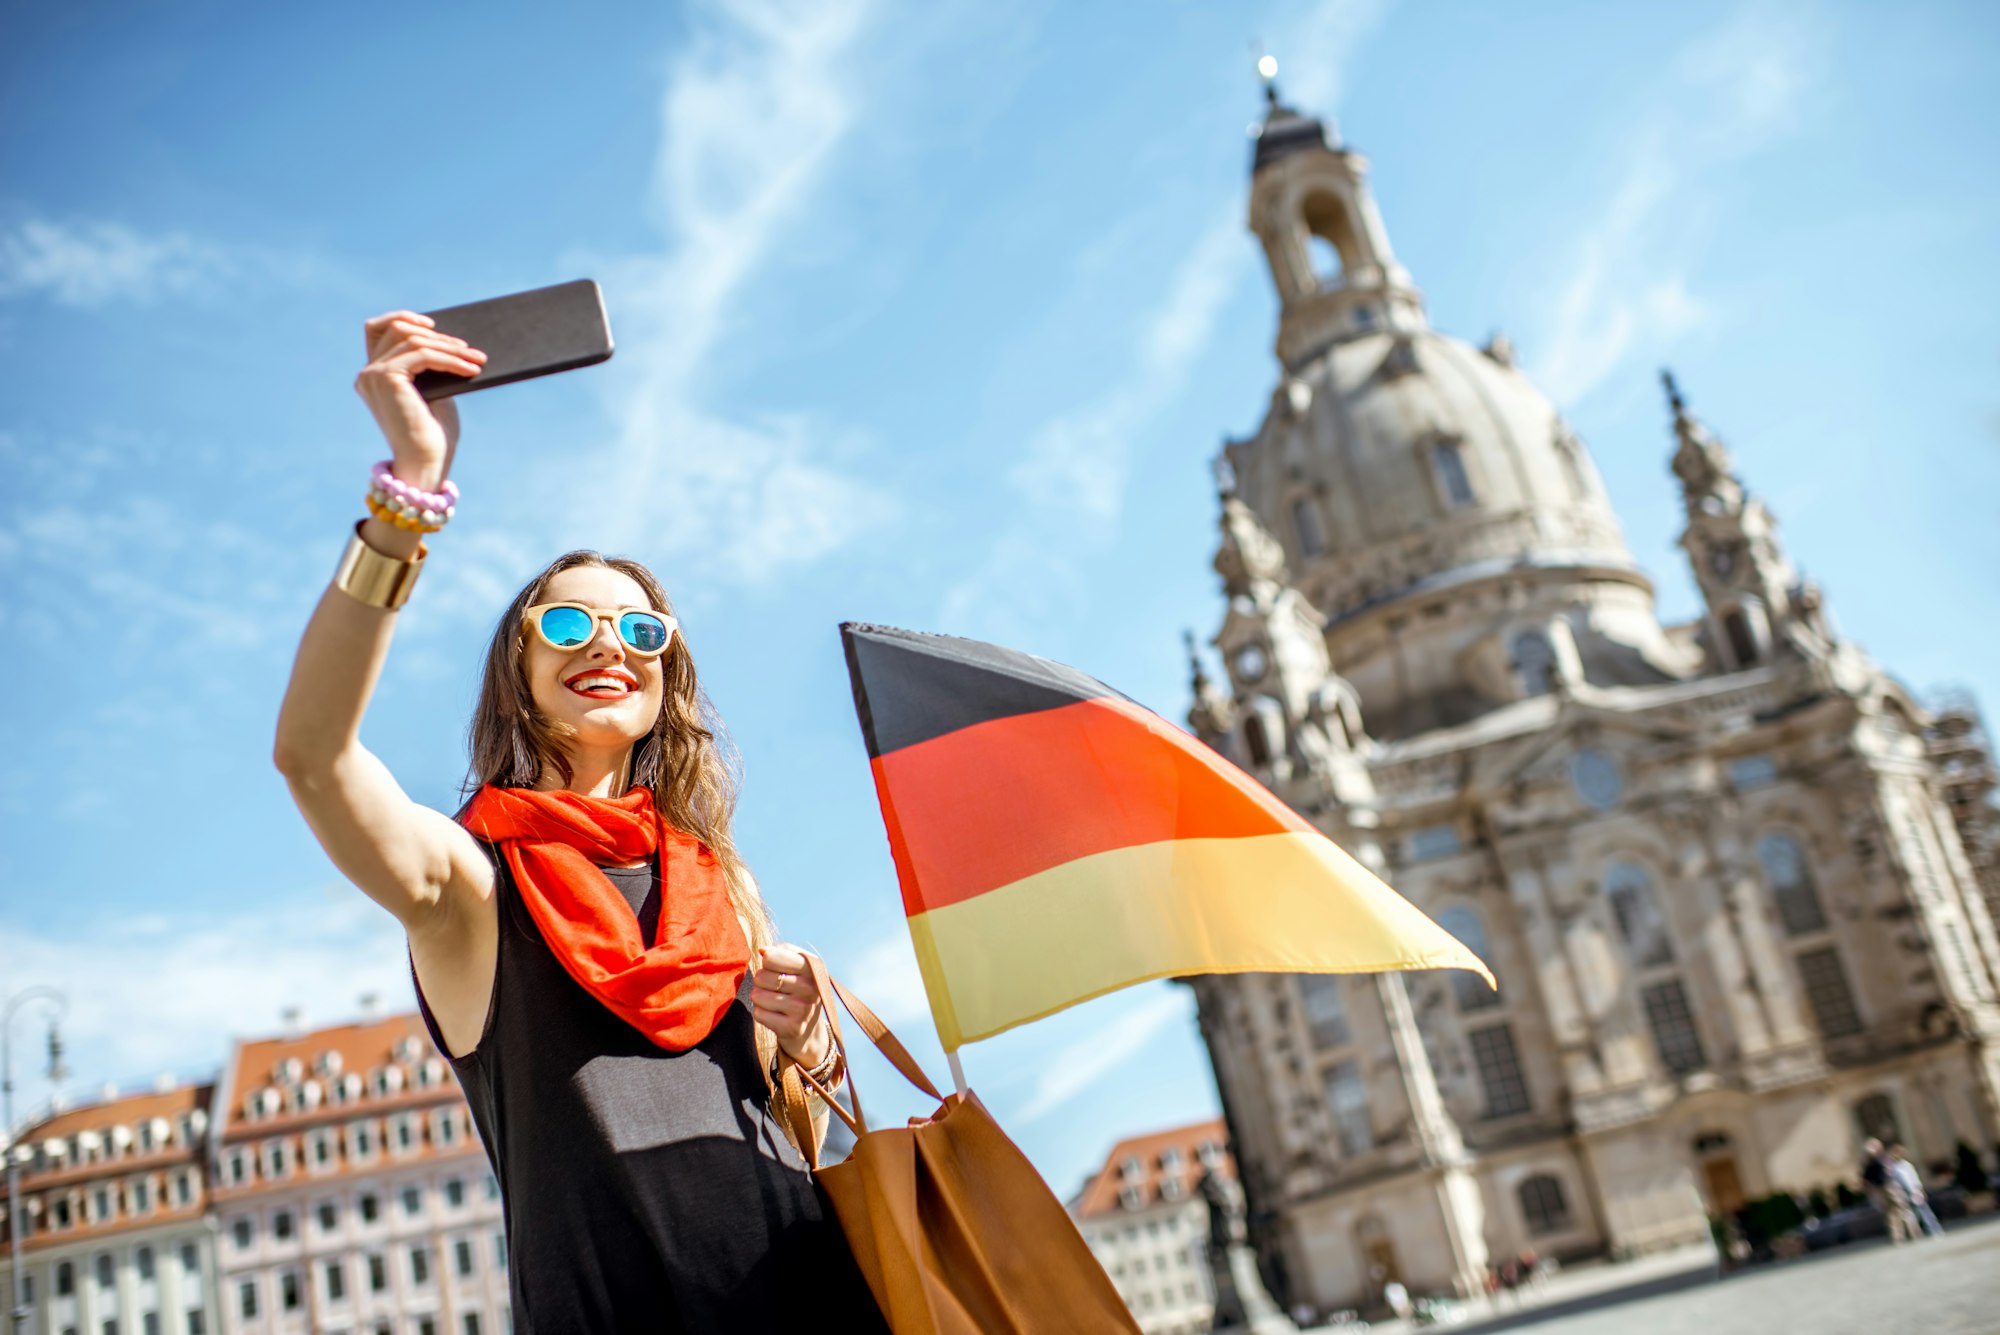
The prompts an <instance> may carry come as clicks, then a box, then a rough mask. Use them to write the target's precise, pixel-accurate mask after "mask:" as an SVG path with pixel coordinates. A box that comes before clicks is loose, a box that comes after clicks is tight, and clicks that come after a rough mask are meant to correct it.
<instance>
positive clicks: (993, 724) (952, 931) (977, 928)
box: [840, 622, 1492, 1051]
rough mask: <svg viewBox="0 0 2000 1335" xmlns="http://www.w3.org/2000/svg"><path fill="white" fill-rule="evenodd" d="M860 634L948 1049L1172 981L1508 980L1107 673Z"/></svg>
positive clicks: (912, 915)
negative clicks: (1274, 975)
mask: <svg viewBox="0 0 2000 1335" xmlns="http://www.w3.org/2000/svg"><path fill="white" fill-rule="evenodd" d="M840 633H841V640H842V642H843V644H844V646H845V648H846V651H847V670H848V675H849V677H850V678H851V679H852V681H853V685H854V705H855V709H856V711H857V712H858V713H859V714H860V716H861V732H862V736H863V737H864V739H865V740H866V741H867V744H868V758H869V762H870V764H871V766H872V768H873V770H874V773H875V791H876V794H877V795H878V796H879V798H880V799H881V803H882V819H883V822H884V824H885V825H886V826H887V827H888V832H889V848H890V851H891V852H892V854H893V855H894V857H895V860H896V875H897V878H898V880H899V881H900V882H901V883H902V890H903V910H904V912H905V913H907V914H908V915H909V920H910V935H911V937H912V938H913V939H914V940H915V943H916V950H917V961H918V963H919V965H920V966H921V967H922V969H923V975H924V986H925V988H926V990H927V991H928V992H929V994H930V1000H931V1010H932V1013H933V1015H934V1017H935V1018H936V1021H937V1028H938V1037H939V1038H940V1039H941V1040H942V1041H943V1043H944V1047H945V1049H946V1051H954V1050H956V1049H957V1048H959V1047H960V1046H962V1045H964V1044H966V1043H969V1042H971V1041H973V1040H975V1039H981V1038H986V1037H989V1036H991V1035H993V1034H997V1033H1000V1032H1001V1031H1002V1030H1006V1029H1011V1028H1013V1027H1014V1026H1015V1025H1017V1024H1025V1023H1026V1022H1027V1021H1029V1020H1034V1019H1039V1018H1040V1017H1041V1016H1044V1015H1048V1014H1051V1013H1053V1012H1055V1011H1058V1010H1061V1009H1062V1008H1064V1007H1065V1006H1071V1005H1074V1004H1076V1003H1077V1002H1079V1001H1086V1000H1088V999H1089V998H1091V997H1095V996H1100V995H1102V994H1103V993H1106V992H1110V991H1114V990H1115V989H1117V988H1121V987H1126V986H1129V985H1130V984H1133V983H1139V982H1144V981H1146V980H1147V979H1151V978H1166V977H1174V976H1179V975H1186V974H1201V973H1243V972H1254V971H1273V972H1291V973H1367V972H1376V971H1380V970H1389V969H1436V968H1456V969H1470V970H1472V971H1473V972H1475V973H1478V974H1480V975H1482V976H1484V977H1485V978H1486V979H1487V981H1488V982H1489V983H1490V982H1491V981H1492V975H1491V974H1490V973H1489V972H1487V969H1486V966H1485V965H1483V964H1482V963H1480V961H1479V959H1478V957H1477V956H1475V955H1474V954H1473V953H1472V952H1471V951H1470V950H1468V949H1466V948H1465V947H1464V946H1463V945H1461V944H1460V943H1459V942H1458V941H1457V939H1456V938H1454V937H1452V936H1451V935H1450V934H1449V933H1448V932H1446V931H1445V930H1444V929H1443V928H1441V927H1439V926H1438V925H1437V924H1436V923H1434V922H1432V921H1431V920H1430V919H1429V918H1427V917H1425V916H1424V915H1423V914H1422V913H1420V912H1418V911H1417V909H1416V908H1414V907H1413V906H1412V905H1411V904H1410V903H1409V901H1408V900H1405V899H1404V898H1403V897H1402V896H1401V895H1398V894H1397V893H1396V892H1395V891H1393V890H1391V889H1390V888H1389V887H1388V886H1386V885H1384V884H1383V883H1382V882H1381V881H1380V880H1379V879H1378V878H1377V877H1376V876H1375V875H1374V874H1373V873H1371V872H1370V871H1369V870H1368V869H1367V868H1365V867H1363V866H1362V865H1361V864H1360V863H1358V862H1356V861H1355V860H1354V859H1353V858H1351V857H1349V856H1348V855H1347V854H1346V853H1344V852H1342V851H1341V850H1340V849H1339V848H1337V847H1336V846H1335V845H1334V844H1333V842H1332V841H1331V840H1329V839H1328V838H1327V837H1326V836H1325V835H1323V834H1321V833H1319V831H1318V830H1316V829H1314V828H1313V826H1312V825H1311V824H1310V823H1308V822H1307V821H1306V820H1305V819H1304V818H1303V817H1301V816H1299V815H1298V814H1297V813H1296V812H1294V811H1293V810H1292V809H1291V808H1289V807H1287V806H1286V805H1285V804H1284V803H1282V802H1280V801H1279V800H1278V799H1277V798H1276V797H1274V796H1272V794H1271V793H1270V791H1269V790H1268V789H1266V788H1264V787H1263V785H1261V784H1259V783H1258V782H1257V781H1256V780H1255V779H1253V778H1251V777H1250V776H1249V775H1247V774H1245V773H1243V771H1241V770H1239V769H1237V768H1236V767H1235V766H1234V765H1231V764H1230V763H1229V762H1228V761H1226V760H1224V759H1223V758H1222V757H1221V756H1219V755H1217V754H1215V753H1214V752H1213V751H1211V750H1210V749H1209V748H1208V747H1206V746H1204V745H1203V744H1202V743H1200V742H1199V741H1197V740H1196V739H1195V738H1193V737H1192V736H1190V735H1189V734H1188V733H1186V732H1184V731H1182V730H1181V729H1179V728H1176V727H1174V726H1173V725H1172V724H1170V723H1168V722H1167V721H1166V720H1165V719H1163V718H1161V717H1160V716H1159V715H1157V714H1154V713H1153V712H1151V711H1150V710H1147V709H1144V708H1142V707H1140V706H1139V705H1137V704H1135V703H1133V702H1132V701H1131V700H1129V699H1127V698H1126V697H1124V696H1122V695H1120V694H1118V692H1116V691H1114V690H1112V689H1111V688H1109V687H1108V686H1105V685H1104V684H1103V683H1102V682H1099V681H1096V680H1094V679H1093V678H1091V677H1087V676H1085V675H1084V674H1083V673H1081V672H1078V671H1077V670H1076V669H1074V668H1069V667H1065V666H1063V665H1062V664H1060V663H1052V662H1050V661H1048V660H1047V659H1042V658H1036V657H1033V656H1032V655H1029V654H1024V653H1019V652H1016V651H1015V650H1012V649H1003V648H1000V647H999V646H997V645H991V644H982V643H980V642H978V641H976V640H961V639H953V638H950V637H948V636H942V635H925V634H920V633H918V632H914V631H907V630H893V629H890V628H888V627H884V626H867V625H858V624H855V623H852V622H849V623H847V624H845V625H843V626H841V628H840Z"/></svg>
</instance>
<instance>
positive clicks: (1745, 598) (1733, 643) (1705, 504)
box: [1660, 371, 1833, 671]
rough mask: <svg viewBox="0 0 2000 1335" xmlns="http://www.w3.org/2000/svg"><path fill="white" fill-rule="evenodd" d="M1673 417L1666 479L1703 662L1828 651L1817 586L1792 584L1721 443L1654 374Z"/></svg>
mask: <svg viewBox="0 0 2000 1335" xmlns="http://www.w3.org/2000/svg"><path fill="white" fill-rule="evenodd" d="M1660 378H1661V380H1662V381H1663V382H1664V383H1665V385H1666V388H1667V404H1668V406H1669V407H1670V408H1671V409H1672V410H1673V415H1674V442H1675V449H1674V460H1673V468H1674V476H1675V477H1677V478H1679V479H1680V484H1681V501H1682V503H1683V504H1684V505H1685V506H1686V508H1687V527H1686V529H1684V530H1683V531H1682V533H1681V546H1682V548H1684V549H1685V550H1686V552H1687V554H1688V561H1689V562H1690V563H1691V565H1692V566H1693V569H1694V578H1695V583H1696V584H1697V585H1699V586H1700V588H1701V596H1702V601H1703V602H1704V603H1706V604H1707V606H1708V623H1707V626H1706V627H1705V631H1706V634H1705V636H1704V637H1703V638H1704V639H1705V641H1706V643H1707V645H1708V648H1709V658H1710V662H1711V663H1712V664H1713V665H1714V666H1715V667H1717V668H1719V669H1720V670H1722V671H1737V670H1741V669H1743V668H1749V667H1755V666H1756V665H1757V664H1759V663H1762V662H1768V661H1769V660H1770V659H1771V658H1772V657H1773V656H1774V655H1777V654H1782V653H1787V652H1790V653H1796V654H1804V655H1807V656H1813V657H1823V656H1825V655H1826V654H1827V653H1828V652H1829V651H1830V650H1831V649H1832V648H1833V636H1832V633H1831V631H1830V630H1829V629H1828V627H1827V624H1826V620H1825V616H1824V613H1823V610H1822V607H1821V597H1820V592H1819V589H1818V587H1817V586H1815V585H1812V584H1808V583H1806V582H1805V581H1803V580H1801V579H1800V578H1799V575H1798V572H1797V571H1796V570H1794V569H1793V568H1792V563H1791V562H1790V561H1789V560H1787V559H1786V557H1785V551H1784V548H1783V547H1781V546H1780V545H1779V544H1778V524H1777V521H1776V520H1775V519H1773V518H1772V517H1771V512H1770V511H1769V510H1767V509H1765V507H1764V503H1763V502H1762V501H1760V500H1758V499H1757V498H1756V497H1754V496H1752V495H1751V494H1750V493H1749V492H1748V491H1747V490H1745V488H1744V486H1743V483H1742V480H1741V479H1739V478H1738V477H1737V476H1736V474H1735V472H1734V471H1733V464H1732V461H1731V460H1730V457H1729V451H1728V449H1727V448H1725V447H1724V445H1723V443H1722V441H1721V440H1720V439H1718V438H1717V437H1716V436H1714V435H1712V434H1710V432H1709V430H1708V428H1707V427H1705V426H1703V425H1702V424H1701V423H1700V422H1699V421H1698V420H1696V418H1695V416H1694V414H1692V413H1690V412H1689V411H1688V409H1687V403H1686V402H1685V401H1684V400H1683V399H1682V398H1681V392H1680V387H1679V386H1678V385H1676V384H1675V383H1674V377H1673V374H1672V373H1671V372H1666V371H1662V372H1661V373H1660Z"/></svg>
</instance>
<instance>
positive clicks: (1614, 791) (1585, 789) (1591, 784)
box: [1569, 747, 1625, 811]
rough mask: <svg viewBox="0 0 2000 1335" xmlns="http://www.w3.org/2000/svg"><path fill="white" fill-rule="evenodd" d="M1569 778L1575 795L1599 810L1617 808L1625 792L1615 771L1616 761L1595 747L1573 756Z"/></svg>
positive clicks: (1622, 783)
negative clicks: (1574, 789)
mask: <svg viewBox="0 0 2000 1335" xmlns="http://www.w3.org/2000/svg"><path fill="white" fill-rule="evenodd" d="M1569 778H1570V782H1571V783H1572V784H1574V785H1575V786H1576V795H1577V796H1578V797H1580V798H1582V799H1583V800H1584V801H1585V802H1587V803H1588V804H1590V805H1591V806H1593V807H1595V808H1596V809H1597V810H1599V811H1603V810H1605V809H1606V808H1608V807H1615V806H1617V805H1618V799H1619V798H1620V797H1621V796H1623V795H1624V792H1625V777H1624V776H1623V775H1622V774H1620V773H1619V772H1618V762H1617V761H1616V760H1614V759H1612V757H1611V755H1610V753H1609V752H1606V751H1600V750H1598V749H1597V748H1595V747H1592V748H1590V749H1589V750H1587V751H1579V752H1577V753H1576V758H1575V759H1574V760H1572V761H1570V762H1569Z"/></svg>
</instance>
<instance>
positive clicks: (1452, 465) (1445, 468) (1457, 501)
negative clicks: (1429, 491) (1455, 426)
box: [1431, 440, 1473, 510]
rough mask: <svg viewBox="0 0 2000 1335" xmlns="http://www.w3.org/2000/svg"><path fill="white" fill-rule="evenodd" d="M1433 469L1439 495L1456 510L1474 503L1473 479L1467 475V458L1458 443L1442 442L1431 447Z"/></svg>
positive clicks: (1451, 441) (1452, 441)
mask: <svg viewBox="0 0 2000 1335" xmlns="http://www.w3.org/2000/svg"><path fill="white" fill-rule="evenodd" d="M1431 468H1432V470H1433V471H1434V472H1435V473H1436V474H1437V485H1438V494H1439V495H1441V496H1442V497H1444V503H1445V504H1446V505H1447V506H1449V507H1451V508H1452V509H1454V510H1456V509H1458V508H1459V507H1461V506H1467V505H1471V504H1472V503H1473V495H1472V479H1471V478H1470V477H1469V476H1467V475H1466V471H1465V456H1464V455H1463V454H1462V453H1460V451H1459V448H1458V442H1457V441H1455V440H1441V441H1438V442H1437V443H1436V444H1434V445H1432V446H1431Z"/></svg>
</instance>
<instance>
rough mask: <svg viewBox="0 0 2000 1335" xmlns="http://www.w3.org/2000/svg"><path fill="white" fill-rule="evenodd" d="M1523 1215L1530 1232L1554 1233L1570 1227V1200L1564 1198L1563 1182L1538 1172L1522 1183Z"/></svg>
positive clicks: (1520, 1189)
mask: <svg viewBox="0 0 2000 1335" xmlns="http://www.w3.org/2000/svg"><path fill="white" fill-rule="evenodd" d="M1516 1195H1518V1196H1519V1197H1520V1200H1521V1217H1522V1218H1523V1219H1525V1220H1527V1221H1528V1232H1530V1233H1554V1232H1557V1231H1559V1230H1561V1229H1564V1228H1567V1227H1569V1202H1568V1201H1567V1200H1564V1199H1563V1184H1562V1183H1561V1182H1559V1181H1557V1180H1556V1179H1555V1178H1554V1177H1551V1176H1550V1175H1549V1174H1547V1173H1537V1174H1535V1176H1533V1177H1531V1178H1529V1179H1528V1180H1527V1181H1526V1182H1523V1183H1522V1184H1521V1185H1520V1188H1519V1189H1518V1191H1517V1192H1516Z"/></svg>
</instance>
